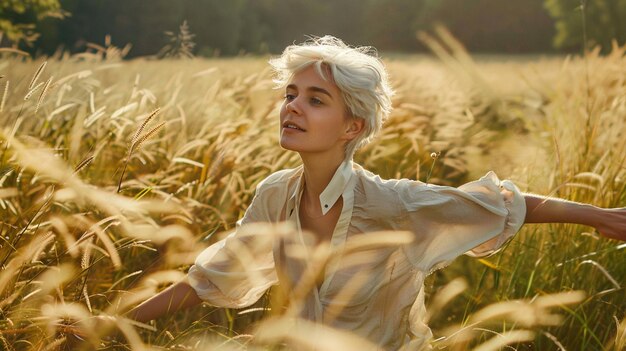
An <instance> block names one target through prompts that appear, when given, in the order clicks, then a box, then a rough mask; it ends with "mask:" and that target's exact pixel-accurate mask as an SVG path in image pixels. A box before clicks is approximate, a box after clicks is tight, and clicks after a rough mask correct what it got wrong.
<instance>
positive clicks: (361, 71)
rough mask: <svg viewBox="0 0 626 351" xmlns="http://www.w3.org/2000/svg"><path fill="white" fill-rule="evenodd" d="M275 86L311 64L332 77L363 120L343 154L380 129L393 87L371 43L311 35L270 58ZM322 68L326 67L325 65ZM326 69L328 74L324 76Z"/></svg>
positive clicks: (349, 154) (350, 108) (351, 110)
mask: <svg viewBox="0 0 626 351" xmlns="http://www.w3.org/2000/svg"><path fill="white" fill-rule="evenodd" d="M269 63H270V65H271V66H272V68H273V69H274V72H275V74H276V77H275V79H274V82H275V83H276V84H277V87H278V88H284V87H285V86H286V85H287V84H288V82H289V80H290V79H291V78H292V77H293V75H294V74H295V73H297V72H299V71H301V70H303V69H305V68H307V67H309V66H310V65H315V67H316V69H317V72H318V73H319V74H320V76H322V77H323V78H324V79H331V80H332V81H334V83H335V84H336V85H337V87H338V88H339V90H340V91H341V93H342V95H343V100H344V102H345V104H346V106H347V108H348V114H349V116H351V117H356V118H361V119H363V120H364V121H365V125H364V130H363V132H362V133H361V134H360V135H359V136H358V137H357V138H355V139H354V140H351V141H350V142H349V143H348V144H347V145H346V153H345V156H346V158H348V157H350V158H351V157H352V155H353V154H354V152H355V151H356V150H357V149H358V148H360V147H362V146H364V145H366V144H367V143H369V142H370V141H371V140H372V138H373V137H374V136H375V135H376V134H377V133H378V132H379V131H380V129H381V128H382V125H383V122H384V121H385V120H386V119H387V117H388V116H389V113H390V112H391V97H392V96H393V89H392V88H391V86H390V85H389V82H388V78H387V72H386V70H385V66H384V65H383V63H382V61H381V60H380V58H378V56H377V54H376V51H375V50H374V49H373V48H372V47H350V46H348V45H346V44H345V43H344V42H343V41H341V40H340V39H338V38H335V37H333V36H329V35H327V36H324V37H321V38H313V39H310V40H308V41H306V42H304V43H302V44H299V45H289V46H288V47H287V48H285V50H284V51H283V53H282V55H281V56H279V57H277V58H273V59H271V60H270V61H269ZM324 68H325V69H324ZM326 71H329V72H330V75H331V77H327V74H326Z"/></svg>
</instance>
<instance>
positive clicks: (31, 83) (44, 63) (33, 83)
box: [28, 61, 48, 90]
mask: <svg viewBox="0 0 626 351" xmlns="http://www.w3.org/2000/svg"><path fill="white" fill-rule="evenodd" d="M47 64H48V61H44V62H43V63H42V64H41V65H40V66H39V68H37V71H35V75H34V76H33V79H31V81H30V84H28V90H33V87H34V86H35V83H37V80H38V79H39V76H40V75H41V73H43V70H44V69H45V68H46V65H47Z"/></svg>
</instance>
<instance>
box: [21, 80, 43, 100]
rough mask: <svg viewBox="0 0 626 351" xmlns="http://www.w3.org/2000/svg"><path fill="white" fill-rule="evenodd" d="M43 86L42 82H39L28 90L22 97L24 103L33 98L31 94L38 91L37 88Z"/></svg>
mask: <svg viewBox="0 0 626 351" xmlns="http://www.w3.org/2000/svg"><path fill="white" fill-rule="evenodd" d="M43 85H44V82H39V83H38V84H37V85H35V86H34V87H33V88H32V89H30V90H29V91H28V93H26V95H24V101H28V99H30V97H31V96H33V94H34V93H35V92H36V91H37V90H39V88H41V87H42V86H43Z"/></svg>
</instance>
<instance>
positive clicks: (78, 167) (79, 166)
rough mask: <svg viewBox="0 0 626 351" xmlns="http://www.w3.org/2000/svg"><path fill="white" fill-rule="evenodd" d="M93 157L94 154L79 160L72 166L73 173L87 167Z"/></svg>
mask: <svg viewBox="0 0 626 351" xmlns="http://www.w3.org/2000/svg"><path fill="white" fill-rule="evenodd" d="M93 159H94V156H93V155H92V156H88V157H87V158H85V159H84V160H82V161H80V163H79V164H78V165H76V167H74V174H76V173H78V172H80V170H81V169H83V168H85V167H87V165H88V164H90V163H91V162H92V161H93Z"/></svg>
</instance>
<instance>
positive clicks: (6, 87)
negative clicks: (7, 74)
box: [0, 80, 9, 112]
mask: <svg viewBox="0 0 626 351" xmlns="http://www.w3.org/2000/svg"><path fill="white" fill-rule="evenodd" d="M8 93H9V80H7V82H6V83H4V92H3V93H2V100H1V101H0V112H2V111H4V105H5V103H6V101H7V96H8Z"/></svg>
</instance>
